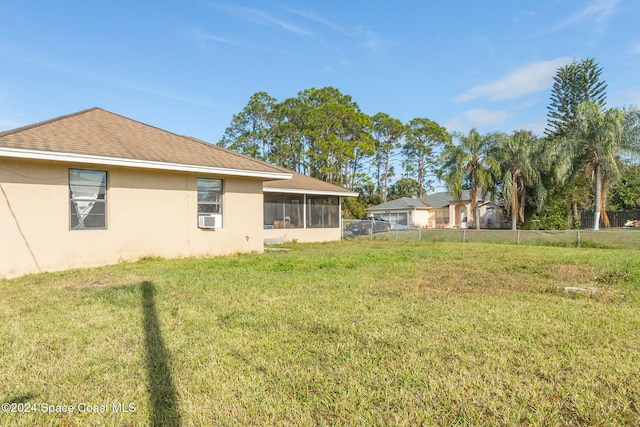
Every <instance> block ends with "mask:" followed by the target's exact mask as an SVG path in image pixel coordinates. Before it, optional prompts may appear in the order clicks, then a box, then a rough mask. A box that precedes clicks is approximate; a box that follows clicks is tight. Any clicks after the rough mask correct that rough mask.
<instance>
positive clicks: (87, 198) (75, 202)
mask: <svg viewBox="0 0 640 427" xmlns="http://www.w3.org/2000/svg"><path fill="white" fill-rule="evenodd" d="M74 171H76V172H80V173H82V172H90V173H92V174H98V173H99V174H102V175H103V179H102V180H101V183H100V185H99V186H98V187H97V189H96V185H95V182H97V181H95V182H94V183H93V184H92V185H89V184H87V185H82V184H80V185H79V184H78V183H72V182H71V177H72V174H73V173H74ZM68 184H69V217H68V218H69V230H73V231H75V230H106V229H107V226H108V221H107V216H108V215H107V198H108V197H107V196H108V194H107V193H108V189H109V176H108V174H107V171H103V170H95V169H77V168H70V169H69V179H68ZM103 185H104V188H103ZM74 186H75V188H76V190H78V189H80V188H84V189H86V191H84V194H76V192H74V191H73V190H74ZM101 194H104V198H100V195H101ZM80 204H84V206H83V207H82V208H80ZM96 204H98V205H102V206H103V210H102V214H101V215H102V216H103V217H104V225H103V226H101V227H91V226H86V225H84V221H85V219H86V218H87V216H88V215H89V214H91V212H92V211H93V209H94V207H95V206H96ZM80 209H82V210H86V212H80ZM74 215H75V216H76V218H77V222H78V224H76V225H73V223H74V219H73V217H74ZM94 215H95V214H94Z"/></svg>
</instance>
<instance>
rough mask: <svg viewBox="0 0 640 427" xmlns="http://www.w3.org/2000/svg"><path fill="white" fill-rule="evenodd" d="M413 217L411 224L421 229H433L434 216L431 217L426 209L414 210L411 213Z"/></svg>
mask: <svg viewBox="0 0 640 427" xmlns="http://www.w3.org/2000/svg"><path fill="white" fill-rule="evenodd" d="M410 215H411V224H412V225H413V226H415V227H419V228H428V227H432V226H433V223H435V222H434V221H432V218H431V217H432V215H430V213H429V211H428V210H426V209H420V210H418V209H414V210H412V211H410Z"/></svg>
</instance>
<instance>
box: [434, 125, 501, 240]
mask: <svg viewBox="0 0 640 427" xmlns="http://www.w3.org/2000/svg"><path fill="white" fill-rule="evenodd" d="M454 136H455V137H456V138H457V139H458V140H459V141H460V143H459V144H458V145H455V144H453V143H451V142H449V143H447V144H446V145H445V148H444V150H443V152H442V156H441V164H442V166H441V168H440V169H439V170H438V171H437V176H438V178H440V179H442V180H443V181H444V182H445V183H446V185H447V189H448V190H449V192H450V193H451V194H452V195H453V196H454V197H456V198H457V199H460V197H461V196H462V189H463V187H465V186H469V187H470V192H471V206H472V207H473V223H474V224H475V227H476V228H477V229H480V213H479V209H478V208H479V207H478V189H480V190H481V191H482V193H484V194H486V193H487V192H489V191H491V190H492V189H493V186H494V184H495V178H496V177H497V176H498V174H499V172H500V164H499V163H498V161H497V160H496V158H495V157H494V156H493V151H494V150H493V149H492V147H493V146H494V145H495V138H494V137H493V135H486V136H482V135H480V133H478V131H477V130H476V129H471V130H470V131H469V133H468V134H466V135H465V134H462V133H454Z"/></svg>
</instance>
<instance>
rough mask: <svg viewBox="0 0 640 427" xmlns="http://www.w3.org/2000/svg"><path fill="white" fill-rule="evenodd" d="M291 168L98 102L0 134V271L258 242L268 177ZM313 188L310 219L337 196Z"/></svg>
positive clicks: (226, 249)
mask: <svg viewBox="0 0 640 427" xmlns="http://www.w3.org/2000/svg"><path fill="white" fill-rule="evenodd" d="M293 176H294V174H293V173H292V172H291V171H289V170H287V169H283V168H280V167H276V166H273V165H270V164H267V163H265V162H261V161H259V160H256V159H252V158H249V157H246V156H243V155H240V154H238V153H235V152H233V151H229V150H226V149H223V148H221V147H217V146H215V145H211V144H208V143H206V142H203V141H200V140H197V139H195V138H190V137H185V136H180V135H176V134H174V133H171V132H167V131H164V130H162V129H158V128H156V127H153V126H149V125H146V124H143V123H140V122H137V121H135V120H131V119H129V118H126V117H123V116H120V115H117V114H114V113H110V112H108V111H105V110H102V109H100V108H92V109H89V110H84V111H80V112H78V113H74V114H70V115H67V116H62V117H58V118H55V119H52V120H48V121H45V122H41V123H36V124H33V125H29V126H25V127H22V128H19V129H14V130H10V131H5V132H0V236H1V238H0V277H6V278H8V277H15V276H19V275H22V274H26V273H32V272H40V271H52V270H64V269H68V268H76V267H90V266H98V265H105V264H112V263H117V262H119V261H121V260H135V259H139V258H141V257H146V256H161V257H183V256H210V255H221V254H231V253H237V252H262V251H263V245H264V238H265V230H264V226H263V224H264V218H263V205H264V193H263V184H264V183H265V182H267V181H273V182H274V183H276V184H274V185H281V184H278V183H280V182H282V181H286V180H291V178H292V177H293ZM308 179H309V180H311V178H308ZM316 181H317V180H312V181H306V180H305V181H304V182H305V183H309V185H311V183H312V182H313V185H317V186H320V184H317V183H316ZM300 186H301V187H304V185H300ZM338 188H339V187H338ZM300 190H302V188H301V189H300ZM310 190H311V192H310V193H309V194H310V195H311V196H313V197H309V198H308V199H307V198H303V200H304V201H305V206H307V205H309V209H310V213H309V214H308V222H307V223H308V224H318V223H317V222H316V210H314V209H319V210H320V212H321V214H322V215H324V211H325V210H326V211H329V212H333V211H332V210H331V208H330V207H326V206H329V205H330V204H331V203H333V204H335V199H321V200H317V199H316V198H315V196H322V195H326V196H328V197H332V196H334V195H336V194H337V193H339V191H337V190H335V191H333V190H332V191H333V192H332V191H330V192H328V193H326V194H324V193H322V192H321V191H320V192H315V191H316V188H315V187H313V186H312V187H311V188H310ZM267 191H269V190H267ZM283 193H286V191H283ZM267 194H269V195H271V194H272V193H267ZM302 194H303V196H304V194H307V193H304V192H303V193H302ZM347 195H350V194H347ZM337 203H338V206H339V204H340V200H339V196H338V200H337ZM331 206H332V205H331ZM301 212H302V211H301ZM334 217H335V215H334V214H332V215H330V219H327V220H326V221H334ZM338 217H339V215H338ZM323 221H325V220H324V217H323ZM326 221H325V223H322V222H321V223H320V226H323V224H324V225H327V226H328V225H330V226H331V227H333V224H334V223H333V222H331V223H330V224H327V223H326ZM310 231H311V232H312V234H313V231H315V230H310ZM330 234H331V236H333V234H334V233H333V232H331V233H330ZM333 237H335V238H339V235H337V237H336V236H333ZM299 239H300V240H313V238H309V239H303V238H302V237H299ZM322 240H325V239H322Z"/></svg>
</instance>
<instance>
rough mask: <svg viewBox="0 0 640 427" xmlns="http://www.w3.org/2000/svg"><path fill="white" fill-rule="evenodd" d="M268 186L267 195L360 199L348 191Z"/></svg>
mask: <svg viewBox="0 0 640 427" xmlns="http://www.w3.org/2000/svg"><path fill="white" fill-rule="evenodd" d="M267 185H268V184H264V186H263V191H264V192H265V193H288V194H311V195H314V196H315V195H318V196H345V197H358V196H359V194H358V193H354V192H351V191H349V192H347V191H331V190H327V191H325V190H305V189H301V188H277V187H268V186H267Z"/></svg>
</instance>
